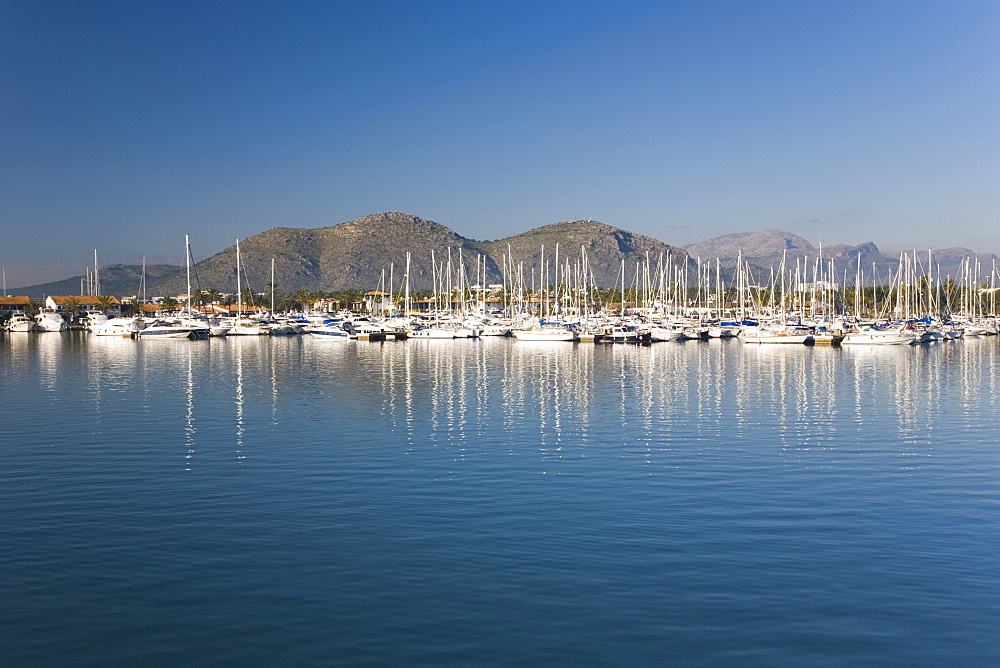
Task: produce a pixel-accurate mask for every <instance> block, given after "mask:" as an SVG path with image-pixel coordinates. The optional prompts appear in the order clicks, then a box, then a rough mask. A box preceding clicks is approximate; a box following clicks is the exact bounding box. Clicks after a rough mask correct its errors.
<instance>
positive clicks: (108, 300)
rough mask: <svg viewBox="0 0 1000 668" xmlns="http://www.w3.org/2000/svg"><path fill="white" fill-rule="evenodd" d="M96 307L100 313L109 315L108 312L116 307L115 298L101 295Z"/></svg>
mask: <svg viewBox="0 0 1000 668" xmlns="http://www.w3.org/2000/svg"><path fill="white" fill-rule="evenodd" d="M96 305H97V310H98V311H100V312H101V313H104V314H107V312H108V311H110V310H111V309H113V308H114V307H115V298H114V297H109V296H107V295H99V296H98V297H97V302H96Z"/></svg>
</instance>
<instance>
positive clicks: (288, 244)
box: [153, 212, 683, 294]
mask: <svg viewBox="0 0 1000 668" xmlns="http://www.w3.org/2000/svg"><path fill="white" fill-rule="evenodd" d="M556 244H559V246H560V248H561V250H562V253H563V257H567V256H570V255H572V256H573V257H579V254H580V248H581V246H582V247H584V248H585V249H586V251H587V256H588V260H589V262H590V264H591V267H592V270H593V274H594V277H595V279H596V280H597V282H598V283H599V284H603V285H615V284H616V283H617V280H618V279H617V276H618V272H619V267H620V264H621V260H622V258H624V259H625V261H626V266H628V267H630V269H631V270H632V271H634V265H635V262H636V261H642V260H645V257H646V253H647V252H648V253H649V257H650V259H651V260H652V261H654V262H655V260H656V259H657V258H658V257H659V256H660V255H661V254H667V253H670V252H673V253H675V254H678V253H679V254H681V255H683V251H679V250H678V249H676V248H672V247H671V246H667V245H666V244H664V243H662V242H659V241H657V240H656V239H652V238H650V237H646V236H643V235H641V234H633V233H631V232H627V231H625V230H620V229H618V228H615V227H612V226H610V225H605V224H603V223H598V222H593V221H571V222H563V223H556V224H553V225H547V226H544V227H540V228H537V229H534V230H530V231H528V232H524V233H522V234H518V235H515V236H513V237H510V238H508V239H500V240H497V241H475V240H473V239H467V238H465V237H463V236H461V235H459V234H457V233H456V232H455V231H453V230H451V229H450V228H448V227H445V226H444V225H440V224H438V223H435V222H432V221H429V220H423V219H421V218H418V217H417V216H412V215H410V214H404V213H399V212H385V213H379V214H375V215H372V216H365V217H363V218H359V219H357V220H353V221H350V222H347V223H343V224H341V225H335V226H332V227H323V228H318V229H306V228H273V229H270V230H267V231H266V232H263V233H261V234H257V235H254V236H252V237H250V238H248V239H246V240H245V241H241V242H240V258H241V262H242V264H243V265H244V266H245V267H246V276H245V277H244V278H243V282H244V283H245V282H246V280H247V278H248V279H249V282H250V286H251V287H252V289H254V290H255V291H257V292H262V291H264V290H265V289H266V288H267V284H268V283H269V282H270V275H271V259H272V258H274V272H275V283H277V285H278V290H279V292H284V293H287V292H293V291H295V290H297V289H299V288H305V289H307V290H325V291H328V292H335V291H338V290H342V289H361V290H372V289H376V288H379V287H380V286H384V287H385V288H386V289H388V288H389V287H390V286H389V285H388V283H389V274H390V272H391V274H392V278H393V280H392V286H391V287H392V289H393V290H398V289H400V286H401V285H402V282H403V277H404V273H405V269H406V254H407V252H409V253H410V257H411V261H410V288H411V289H413V290H417V289H422V290H428V289H430V288H431V287H432V285H431V284H432V282H433V280H432V276H433V270H432V265H431V253H432V251H433V253H434V259H435V261H436V262H437V264H438V265H439V267H440V266H441V265H443V264H444V263H446V262H447V258H448V250H449V249H451V253H452V263H453V267H455V268H457V266H458V262H459V252H461V255H462V262H463V263H464V264H465V266H466V275H467V276H468V278H469V280H470V281H473V282H474V281H475V279H476V262H477V261H478V262H480V263H482V262H483V259H485V264H486V276H485V282H486V283H498V282H500V281H501V280H502V265H503V264H504V257H505V256H506V255H507V254H508V249H509V253H510V259H511V262H510V264H511V265H513V266H517V264H518V263H522V267H523V271H524V275H525V278H526V280H530V276H531V270H532V268H535V269H536V271H537V269H538V265H539V262H540V259H541V248H542V245H544V246H545V253H546V259H547V260H548V261H549V264H550V266H551V260H552V259H553V258H554V253H555V248H556ZM383 272H384V273H385V278H384V282H383ZM193 276H195V277H196V279H195V280H196V282H197V285H198V286H200V287H201V288H203V289H207V288H209V287H211V288H215V289H216V290H219V291H220V292H233V291H235V289H236V247H235V246H233V247H231V248H227V249H225V250H224V251H222V252H220V253H218V254H216V255H214V256H213V257H211V258H208V259H207V260H203V261H201V262H198V263H197V264H196V265H195V267H194V269H193ZM153 286H154V287H153V289H154V290H155V291H157V292H158V293H162V294H179V293H183V292H184V290H185V283H184V276H183V274H179V275H175V276H171V277H167V278H165V279H164V280H161V281H158V282H156V283H155V284H153Z"/></svg>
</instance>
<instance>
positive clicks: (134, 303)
mask: <svg viewBox="0 0 1000 668" xmlns="http://www.w3.org/2000/svg"><path fill="white" fill-rule="evenodd" d="M125 313H127V314H128V315H130V316H137V315H142V302H141V301H140V300H139V298H138V297H136V298H135V299H132V300H129V301H127V302H125Z"/></svg>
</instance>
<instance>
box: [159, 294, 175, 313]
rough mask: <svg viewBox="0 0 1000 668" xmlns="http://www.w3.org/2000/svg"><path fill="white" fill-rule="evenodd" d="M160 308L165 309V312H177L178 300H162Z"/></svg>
mask: <svg viewBox="0 0 1000 668" xmlns="http://www.w3.org/2000/svg"><path fill="white" fill-rule="evenodd" d="M160 306H162V307H163V310H164V311H175V310H177V300H176V299H174V298H173V297H164V298H163V299H161V300H160Z"/></svg>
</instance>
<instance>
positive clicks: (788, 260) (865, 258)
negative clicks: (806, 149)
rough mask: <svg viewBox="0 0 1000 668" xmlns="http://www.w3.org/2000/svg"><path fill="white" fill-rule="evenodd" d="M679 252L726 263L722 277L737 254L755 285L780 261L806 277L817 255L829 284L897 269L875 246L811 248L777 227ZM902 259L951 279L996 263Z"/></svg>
mask: <svg viewBox="0 0 1000 668" xmlns="http://www.w3.org/2000/svg"><path fill="white" fill-rule="evenodd" d="M684 248H685V249H686V250H687V251H688V253H689V254H690V255H691V256H692V257H700V258H702V259H703V260H705V259H711V260H714V259H715V258H719V259H720V261H721V262H722V264H723V265H728V267H729V268H730V270H729V271H728V272H725V273H726V274H727V275H728V276H731V274H732V271H733V269H732V268H734V267H735V263H736V259H737V257H738V254H742V257H743V260H744V261H745V262H747V263H749V264H750V266H751V271H752V272H753V273H754V275H755V276H756V277H757V279H758V281H760V279H761V278H762V277H766V276H767V275H769V273H770V270H771V268H775V269H776V268H777V267H779V266H780V265H781V262H782V260H783V259H784V262H785V266H786V267H788V268H789V269H794V267H795V266H796V262H797V261H798V262H800V263H802V266H803V267H804V268H805V271H806V275H807V276H808V277H809V278H811V277H812V272H813V270H814V268H815V265H816V260H817V259H818V258H819V256H820V253H821V252H822V257H823V264H824V265H825V266H829V261H831V260H832V261H833V265H834V277H835V278H834V280H835V281H838V282H843V283H848V284H850V283H854V281H855V277H856V276H857V273H858V269H859V266H860V271H861V273H862V275H863V281H864V282H866V283H867V282H871V281H872V277H873V276H874V277H875V282H878V283H888V282H889V276H890V272H896V271H898V269H899V263H900V260H899V257H898V256H889V255H885V254H883V253H882V252H881V251H880V250H879V248H878V246H876V245H875V244H874V243H872V242H870V241H869V242H866V243H863V244H859V245H857V246H851V245H847V244H835V245H830V246H823V247H822V248H817V247H815V246H813V245H812V244H811V243H809V241H807V240H806V239H803V238H802V237H800V236H797V235H795V234H792V233H791V232H787V231H785V230H780V229H770V230H764V231H763V232H744V233H738V234H726V235H723V236H720V237H715V238H712V239H708V240H707V241H701V242H698V243H695V244H688V245H686V246H684ZM907 255H908V256H909V258H910V260H908V263H909V264H910V265H915V266H916V272H917V274H918V275H923V274H925V273H927V272H928V269H931V270H932V273H933V275H935V276H942V277H947V276H951V277H953V278H956V279H957V278H959V277H960V275H961V273H962V272H964V271H965V269H964V266H965V265H966V264H969V265H971V266H972V267H975V265H976V262H978V263H979V267H980V269H979V271H978V273H975V274H974V275H975V276H978V277H979V278H980V280H982V279H985V278H988V277H989V275H990V272H991V271H992V268H993V263H994V262H997V261H998V260H1000V258H998V257H997V256H996V255H993V254H982V253H980V254H977V253H975V252H974V251H972V250H969V249H968V248H945V249H937V250H933V251H931V256H930V259H931V261H932V262H933V264H934V266H933V267H928V264H927V263H928V254H927V251H926V250H923V251H919V250H918V251H917V252H916V258H915V261H914V260H913V258H914V252H913V251H910V252H908V253H907ZM859 257H860V265H859V262H858V259H859Z"/></svg>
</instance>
